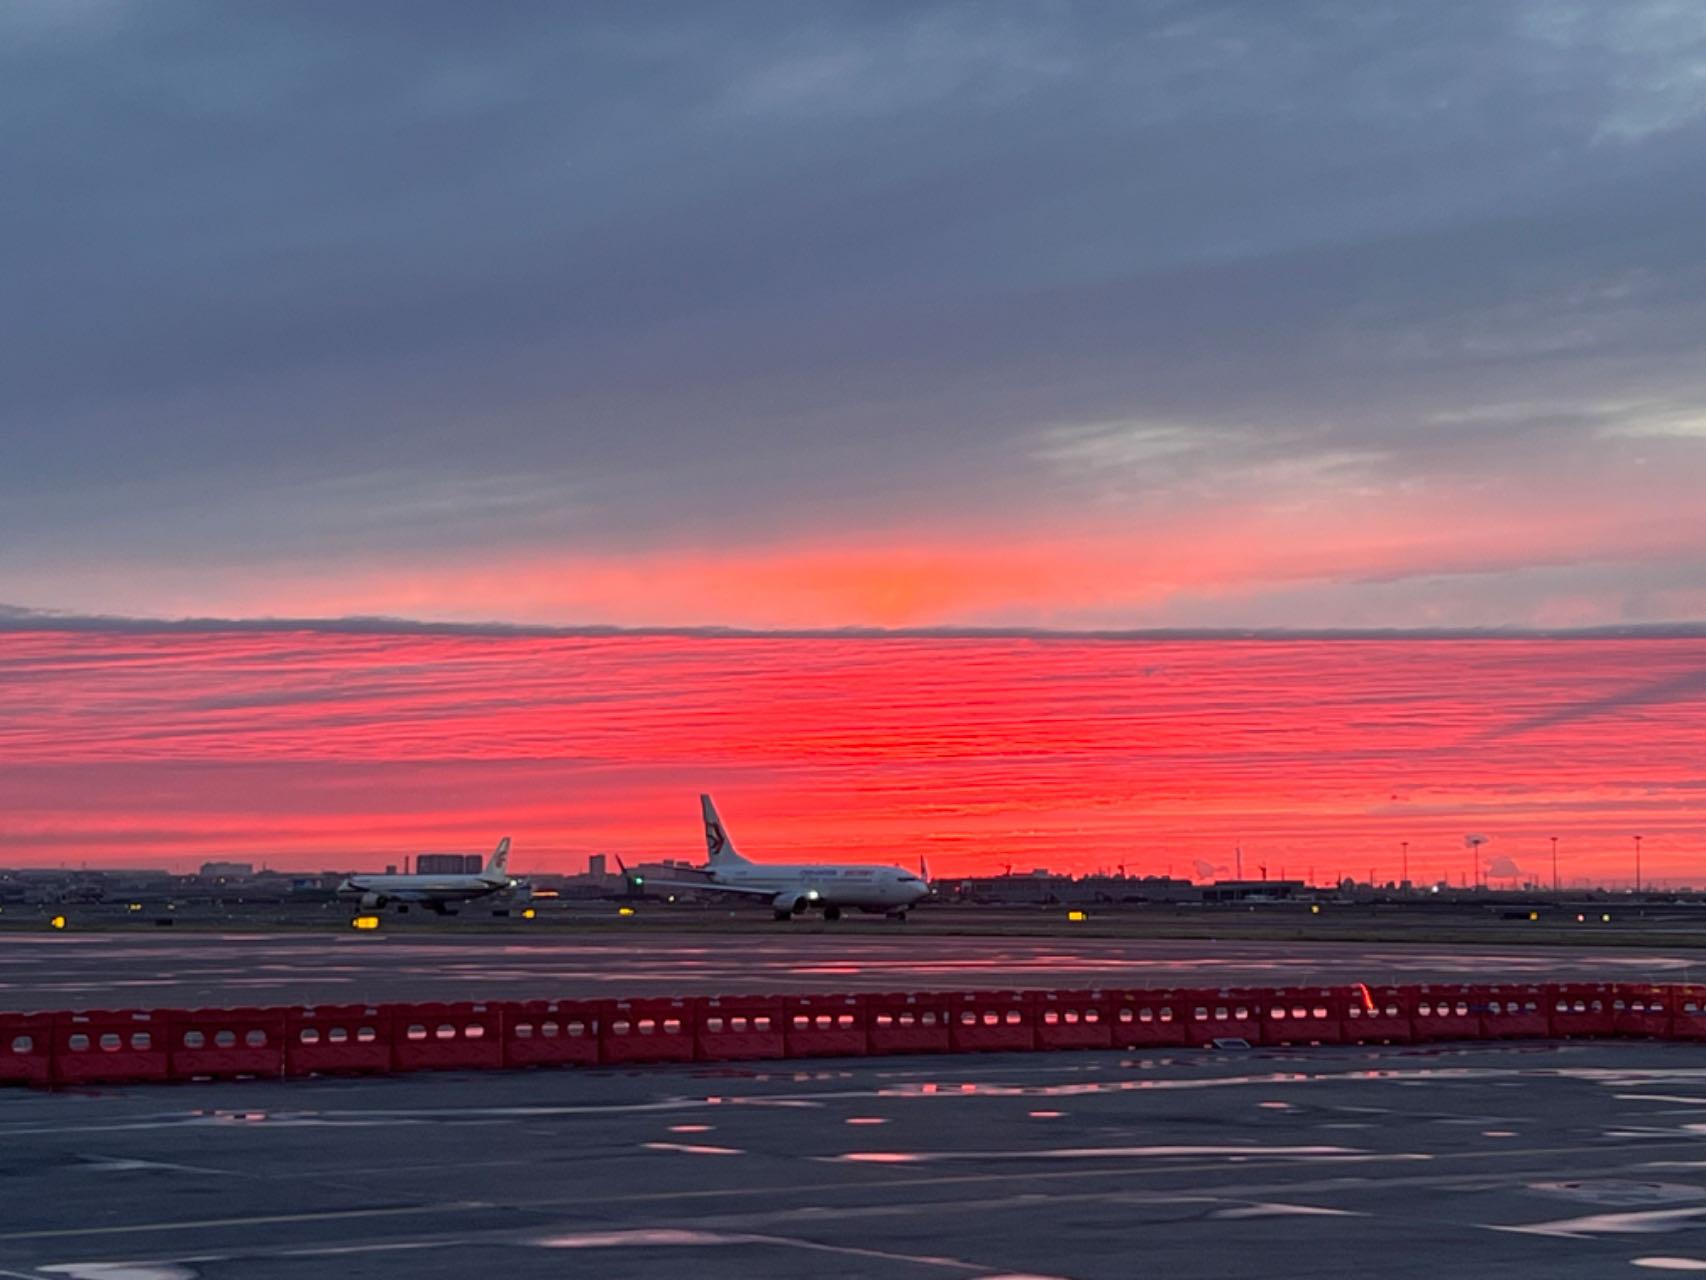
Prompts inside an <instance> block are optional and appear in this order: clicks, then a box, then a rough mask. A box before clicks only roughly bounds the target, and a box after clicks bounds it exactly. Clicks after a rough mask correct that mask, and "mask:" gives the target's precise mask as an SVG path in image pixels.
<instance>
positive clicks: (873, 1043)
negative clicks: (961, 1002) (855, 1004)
mask: <svg viewBox="0 0 1706 1280" xmlns="http://www.w3.org/2000/svg"><path fill="white" fill-rule="evenodd" d="M952 1002H953V997H952V996H950V995H947V994H946V993H943V992H924V993H922V994H909V993H906V992H892V993H884V994H879V995H868V996H866V997H865V1012H866V1026H865V1035H866V1038H867V1040H868V1042H869V1045H870V1052H872V1053H946V1052H948V1047H949V1046H948V1009H949V1006H950V1004H951V1003H952Z"/></svg>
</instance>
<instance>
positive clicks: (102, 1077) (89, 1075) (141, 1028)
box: [52, 1009, 171, 1084]
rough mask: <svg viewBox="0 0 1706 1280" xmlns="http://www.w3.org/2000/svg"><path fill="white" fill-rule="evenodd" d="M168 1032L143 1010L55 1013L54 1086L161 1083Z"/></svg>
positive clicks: (167, 1070) (166, 1068) (159, 1017)
mask: <svg viewBox="0 0 1706 1280" xmlns="http://www.w3.org/2000/svg"><path fill="white" fill-rule="evenodd" d="M168 1031H169V1027H168V1026H167V1023H166V1015H165V1014H164V1013H156V1012H154V1011H153V1010H149V1009H88V1010H85V1011H83V1012H81V1013H60V1014H55V1015H54V1019H53V1036H52V1043H53V1082H54V1083H55V1084H128V1083H131V1082H141V1081H148V1080H166V1079H169V1078H170V1075H171V1063H170V1056H169V1054H168V1052H167V1048H166V1044H167V1033H168Z"/></svg>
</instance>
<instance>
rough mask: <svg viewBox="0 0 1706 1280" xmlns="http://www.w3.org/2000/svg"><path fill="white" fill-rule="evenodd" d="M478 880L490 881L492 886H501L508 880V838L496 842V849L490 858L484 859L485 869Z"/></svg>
mask: <svg viewBox="0 0 1706 1280" xmlns="http://www.w3.org/2000/svg"><path fill="white" fill-rule="evenodd" d="M480 879H482V880H490V881H492V882H493V883H494V884H503V883H505V882H506V881H507V880H508V879H509V837H508V836H505V837H504V838H503V839H502V840H499V841H498V847H497V848H496V849H494V850H493V851H492V856H491V857H490V858H487V859H486V869H485V870H484V871H482V872H481V873H480Z"/></svg>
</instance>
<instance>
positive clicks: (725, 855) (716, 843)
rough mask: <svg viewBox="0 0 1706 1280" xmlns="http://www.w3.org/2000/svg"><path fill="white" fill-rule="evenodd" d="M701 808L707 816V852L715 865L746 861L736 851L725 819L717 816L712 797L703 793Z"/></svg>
mask: <svg viewBox="0 0 1706 1280" xmlns="http://www.w3.org/2000/svg"><path fill="white" fill-rule="evenodd" d="M699 810H700V812H701V813H702V814H703V815H704V817H705V853H706V855H707V856H708V857H709V858H710V860H711V865H712V866H713V867H726V866H729V865H731V864H733V863H737V862H745V861H746V859H745V858H743V857H741V856H740V854H739V853H737V852H736V851H735V844H734V841H733V840H730V839H729V833H728V831H727V829H726V828H725V827H724V826H723V820H722V819H721V818H719V817H718V816H717V806H716V805H714V804H712V803H711V797H710V796H708V795H703V794H701V795H700V797H699Z"/></svg>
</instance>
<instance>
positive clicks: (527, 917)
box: [521, 907, 539, 920]
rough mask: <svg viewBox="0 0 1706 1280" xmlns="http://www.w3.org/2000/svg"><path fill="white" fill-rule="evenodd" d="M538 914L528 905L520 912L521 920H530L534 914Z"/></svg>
mask: <svg viewBox="0 0 1706 1280" xmlns="http://www.w3.org/2000/svg"><path fill="white" fill-rule="evenodd" d="M538 914H539V913H538V912H537V911H535V910H534V909H533V908H532V907H528V908H527V909H526V910H525V911H523V912H522V913H521V918H522V919H523V920H531V919H533V917H534V916H536V915H538Z"/></svg>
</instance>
